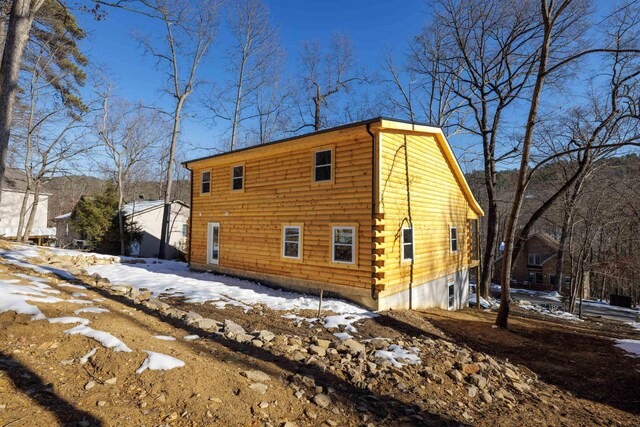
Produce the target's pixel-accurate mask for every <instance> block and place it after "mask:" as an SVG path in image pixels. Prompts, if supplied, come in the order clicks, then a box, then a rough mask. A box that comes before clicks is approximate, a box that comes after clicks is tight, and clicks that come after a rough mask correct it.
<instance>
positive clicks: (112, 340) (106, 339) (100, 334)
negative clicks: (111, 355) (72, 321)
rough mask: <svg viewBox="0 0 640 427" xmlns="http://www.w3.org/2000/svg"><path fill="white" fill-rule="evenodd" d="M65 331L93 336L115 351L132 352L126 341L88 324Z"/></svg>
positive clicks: (66, 332)
mask: <svg viewBox="0 0 640 427" xmlns="http://www.w3.org/2000/svg"><path fill="white" fill-rule="evenodd" d="M64 333H65V334H68V335H77V334H79V335H84V336H85V337H87V338H92V339H94V340H96V341H98V342H99V343H100V344H102V346H103V347H105V348H111V349H113V351H123V352H126V353H129V352H131V349H130V348H129V347H127V346H126V345H125V343H123V342H122V341H120V340H119V339H118V338H116V337H114V336H113V335H111V334H110V333H107V332H104V331H98V330H96V329H93V328H90V327H88V326H83V325H78V326H76V327H75V328H71V329H69V330H66V331H64Z"/></svg>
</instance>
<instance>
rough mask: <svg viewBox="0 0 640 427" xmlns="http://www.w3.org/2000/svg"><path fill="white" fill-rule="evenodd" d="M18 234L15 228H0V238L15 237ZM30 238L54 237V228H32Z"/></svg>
mask: <svg viewBox="0 0 640 427" xmlns="http://www.w3.org/2000/svg"><path fill="white" fill-rule="evenodd" d="M17 234H18V228H17V227H3V228H0V236H4V237H16V235H17ZM29 235H30V236H47V237H56V228H55V227H44V228H43V227H32V228H31V232H30V233H29Z"/></svg>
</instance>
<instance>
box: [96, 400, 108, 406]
mask: <svg viewBox="0 0 640 427" xmlns="http://www.w3.org/2000/svg"><path fill="white" fill-rule="evenodd" d="M106 404H107V402H105V401H104V400H98V401H97V402H96V405H98V406H100V407H103V406H104V405H106Z"/></svg>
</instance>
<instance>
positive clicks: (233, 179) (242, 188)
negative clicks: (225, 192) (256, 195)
mask: <svg viewBox="0 0 640 427" xmlns="http://www.w3.org/2000/svg"><path fill="white" fill-rule="evenodd" d="M236 168H242V175H241V176H238V177H235V176H233V171H234V170H235V169H236ZM236 179H242V187H240V188H233V183H234V181H235V180H236ZM231 191H244V165H233V166H231Z"/></svg>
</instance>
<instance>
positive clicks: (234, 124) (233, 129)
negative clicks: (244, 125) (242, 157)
mask: <svg viewBox="0 0 640 427" xmlns="http://www.w3.org/2000/svg"><path fill="white" fill-rule="evenodd" d="M245 63H246V59H244V58H243V59H242V64H241V65H240V75H239V77H238V90H237V92H236V105H235V108H234V110H233V121H232V123H231V151H233V148H234V147H235V143H236V133H237V131H238V115H239V114H240V103H241V102H242V83H243V80H244V66H245Z"/></svg>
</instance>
